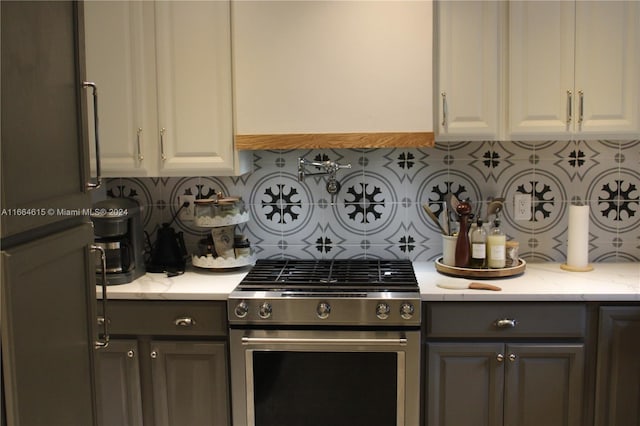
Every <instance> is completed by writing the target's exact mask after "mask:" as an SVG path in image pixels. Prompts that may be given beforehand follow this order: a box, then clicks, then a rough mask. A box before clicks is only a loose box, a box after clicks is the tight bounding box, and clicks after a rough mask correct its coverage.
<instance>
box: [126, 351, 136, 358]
mask: <svg viewBox="0 0 640 426" xmlns="http://www.w3.org/2000/svg"><path fill="white" fill-rule="evenodd" d="M134 356H136V353H135V352H134V351H132V350H129V351H127V358H133V357H134Z"/></svg>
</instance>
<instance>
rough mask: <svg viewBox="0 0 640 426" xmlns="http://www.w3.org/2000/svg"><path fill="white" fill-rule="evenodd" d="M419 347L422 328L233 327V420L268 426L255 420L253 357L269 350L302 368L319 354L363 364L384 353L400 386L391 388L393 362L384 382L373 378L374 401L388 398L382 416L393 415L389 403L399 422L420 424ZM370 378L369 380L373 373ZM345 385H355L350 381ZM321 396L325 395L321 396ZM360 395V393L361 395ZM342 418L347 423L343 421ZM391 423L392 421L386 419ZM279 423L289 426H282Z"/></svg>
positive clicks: (336, 421)
mask: <svg viewBox="0 0 640 426" xmlns="http://www.w3.org/2000/svg"><path fill="white" fill-rule="evenodd" d="M419 347H420V346H419V332H417V331H322V330H315V331H284V330H232V331H231V350H232V361H231V362H232V391H233V406H234V410H233V411H234V424H238V425H247V426H263V425H262V424H256V407H255V400H256V399H255V398H256V394H255V386H256V383H254V378H255V377H256V376H255V373H256V371H255V370H254V355H255V354H267V353H268V354H270V355H269V357H271V358H273V354H278V355H276V356H278V357H279V356H280V355H279V354H282V359H288V360H292V359H294V360H297V362H298V364H297V365H298V367H300V366H301V365H302V364H300V363H301V362H302V363H304V362H307V363H309V367H310V368H311V367H313V365H314V364H313V363H314V360H318V359H323V358H322V356H320V355H319V354H331V355H329V358H328V359H330V360H343V359H344V360H348V362H353V361H355V360H356V359H357V358H360V360H361V361H362V362H363V363H364V362H365V361H367V360H368V358H369V360H371V358H372V357H373V358H374V360H375V359H376V356H375V354H384V355H383V356H382V357H377V358H379V360H378V361H376V362H379V361H381V360H385V359H386V361H385V362H386V363H388V362H393V363H394V364H395V366H394V367H393V369H394V370H395V371H394V373H395V378H394V379H395V389H388V387H389V383H388V382H389V381H390V380H389V379H390V375H389V374H388V372H389V371H391V370H389V367H390V366H384V368H383V369H382V370H383V371H387V374H384V377H385V379H384V380H385V381H383V382H380V383H378V382H376V381H375V380H373V383H372V386H371V392H377V393H379V394H380V395H379V394H374V393H371V394H369V395H370V396H371V397H372V399H373V400H376V398H383V399H382V400H378V402H377V404H378V405H380V406H385V407H386V408H385V409H384V410H383V411H381V412H380V413H381V414H384V415H385V416H387V417H388V416H389V414H390V413H389V407H391V408H392V409H393V411H394V412H395V424H396V425H397V426H409V425H415V424H417V423H418V421H419V403H420V402H419V397H420V387H419V382H420V380H419V359H420V349H419ZM287 353H293V354H295V356H293V357H291V356H289V355H287ZM332 354H338V355H335V356H334V355H332ZM339 354H345V356H344V357H341V356H340V355H339ZM300 355H302V356H300ZM304 355H308V356H304ZM359 355H360V356H359ZM390 355H393V356H390ZM326 358H327V357H325V359H326ZM274 359H275V358H274ZM307 359H308V360H307ZM390 360H391V361H390ZM369 373H370V374H371V373H372V372H369ZM373 373H375V372H373ZM368 379H370V378H369V377H368ZM280 385H281V386H283V385H284V386H286V383H284V384H282V383H280ZM346 385H347V386H350V384H349V383H347V384H346ZM308 386H309V387H313V386H317V384H314V383H309V384H308ZM330 387H331V384H328V385H327V386H326V387H325V388H324V389H322V390H320V392H327V391H331V389H330ZM353 387H354V388H355V389H358V385H355V384H354V386H353ZM381 387H382V388H381ZM334 391H335V389H334ZM365 391H366V390H365ZM321 396H322V395H321V394H320V395H319V397H321ZM357 397H361V395H358V396H357ZM388 398H394V400H393V401H385V399H388ZM354 400H356V399H354ZM298 402H300V401H298ZM302 403H304V401H302ZM374 408H377V407H374ZM356 409H362V407H356ZM302 411H304V408H302ZM363 416H364V413H363ZM299 421H301V422H303V423H304V424H309V421H310V420H309V419H300V420H299ZM341 421H343V423H340V422H341ZM327 422H328V423H327ZM265 423H267V422H265ZM322 423H323V424H335V425H342V424H351V423H348V422H346V420H341V419H339V418H332V417H331V413H330V412H327V414H326V417H325V418H324V420H323V422H322ZM297 424H300V423H297ZM319 424H320V423H319ZM386 424H389V423H388V422H386ZM269 425H270V423H267V426H269ZM279 426H288V425H280V424H279Z"/></svg>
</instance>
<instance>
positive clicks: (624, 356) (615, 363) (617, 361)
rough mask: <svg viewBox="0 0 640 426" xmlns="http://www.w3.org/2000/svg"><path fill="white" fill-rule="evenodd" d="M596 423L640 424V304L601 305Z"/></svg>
mask: <svg viewBox="0 0 640 426" xmlns="http://www.w3.org/2000/svg"><path fill="white" fill-rule="evenodd" d="M595 419H596V421H595V424H596V426H611V425H615V426H637V425H639V424H640V306H638V305H636V306H603V307H601V308H600V326H599V332H598V362H597V376H596V413H595Z"/></svg>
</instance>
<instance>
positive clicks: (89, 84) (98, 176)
mask: <svg viewBox="0 0 640 426" xmlns="http://www.w3.org/2000/svg"><path fill="white" fill-rule="evenodd" d="M82 87H84V88H86V87H91V90H92V95H93V132H94V135H95V139H96V181H95V183H93V182H87V184H86V186H87V189H89V190H91V189H97V188H100V185H102V175H101V173H100V139H99V133H98V87H97V86H96V84H95V83H93V82H91V81H83V82H82Z"/></svg>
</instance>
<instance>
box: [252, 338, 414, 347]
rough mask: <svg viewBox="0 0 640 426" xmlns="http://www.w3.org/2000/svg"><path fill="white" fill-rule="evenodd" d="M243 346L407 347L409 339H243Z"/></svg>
mask: <svg viewBox="0 0 640 426" xmlns="http://www.w3.org/2000/svg"><path fill="white" fill-rule="evenodd" d="M242 344H243V345H253V344H258V345H288V344H331V345H364V346H407V339H406V338H404V337H401V338H398V339H340V338H336V339H314V338H299V337H284V338H277V337H246V336H245V337H243V338H242Z"/></svg>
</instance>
